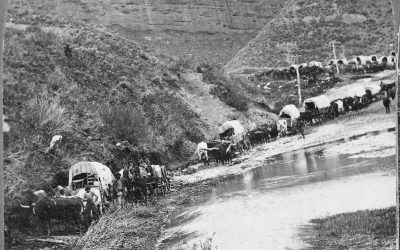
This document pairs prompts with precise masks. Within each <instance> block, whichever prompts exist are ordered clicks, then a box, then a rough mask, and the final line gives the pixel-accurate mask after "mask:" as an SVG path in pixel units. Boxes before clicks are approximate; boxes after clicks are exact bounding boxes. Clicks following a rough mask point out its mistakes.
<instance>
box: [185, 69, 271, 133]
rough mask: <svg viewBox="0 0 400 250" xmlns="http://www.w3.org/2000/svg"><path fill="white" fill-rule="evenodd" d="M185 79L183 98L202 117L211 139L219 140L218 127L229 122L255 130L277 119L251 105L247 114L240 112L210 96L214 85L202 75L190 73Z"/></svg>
mask: <svg viewBox="0 0 400 250" xmlns="http://www.w3.org/2000/svg"><path fill="white" fill-rule="evenodd" d="M184 78H185V79H186V81H187V85H186V86H185V88H184V90H182V92H181V93H182V95H181V96H182V98H183V100H185V102H186V103H187V104H188V105H189V106H190V107H192V109H193V110H195V111H196V112H197V113H198V114H199V115H200V117H201V120H203V121H205V122H206V124H207V125H208V127H209V131H208V135H210V137H215V138H218V133H217V127H218V126H219V125H221V124H222V123H224V122H226V121H229V120H233V119H238V120H239V121H240V122H241V123H242V125H243V127H245V128H246V129H254V128H255V126H256V124H264V123H266V122H267V121H268V120H269V119H271V117H276V115H275V114H271V113H267V112H266V111H265V110H262V109H260V108H257V107H255V106H252V105H249V106H250V107H249V110H248V111H247V112H240V111H237V110H236V109H235V108H232V107H230V106H228V105H227V104H226V103H224V102H222V101H221V100H220V99H218V98H217V97H215V96H214V95H212V94H210V89H211V87H212V86H213V85H211V84H206V83H205V82H203V80H202V79H201V78H202V75H201V74H198V73H189V74H186V75H184ZM207 139H213V138H207Z"/></svg>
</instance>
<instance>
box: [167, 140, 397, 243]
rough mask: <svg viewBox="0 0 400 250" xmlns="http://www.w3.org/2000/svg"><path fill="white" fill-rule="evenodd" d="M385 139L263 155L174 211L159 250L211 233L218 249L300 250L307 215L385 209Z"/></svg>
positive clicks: (390, 186) (389, 193) (388, 182)
mask: <svg viewBox="0 0 400 250" xmlns="http://www.w3.org/2000/svg"><path fill="white" fill-rule="evenodd" d="M392 137H393V132H385V133H374V134H369V135H366V136H362V137H357V138H353V139H349V140H345V141H339V142H335V143H330V144H325V145H321V146H318V147H310V148H307V149H302V150H298V151H294V152H289V153H285V154H280V155H276V156H274V157H270V158H268V159H266V160H265V165H264V166H263V167H261V168H257V169H254V170H252V171H250V172H248V173H247V174H246V175H245V176H244V177H243V178H240V179H236V180H233V181H229V182H225V183H222V184H220V185H218V186H217V187H216V188H214V190H213V193H212V195H211V196H210V199H209V201H208V202H206V203H204V204H201V205H199V206H196V207H188V208H186V209H184V210H183V211H179V212H178V213H176V214H174V215H173V216H172V217H171V223H170V224H169V225H168V229H167V231H166V234H165V237H163V239H162V241H161V243H162V244H161V247H160V248H168V249H174V248H176V247H177V246H183V248H184V249H186V248H190V246H192V244H193V243H194V242H198V241H199V240H203V239H204V238H205V237H209V236H212V235H213V234H214V233H215V235H214V238H213V245H215V246H217V247H218V249H301V248H303V247H305V246H306V245H305V243H304V242H302V241H301V239H300V237H299V236H298V234H299V228H300V227H301V226H302V225H305V224H306V223H308V221H309V220H310V219H312V218H317V217H323V216H328V215H333V214H337V213H342V212H351V211H356V210H360V209H373V208H384V207H388V206H393V205H395V204H396V192H395V190H396V189H395V187H396V179H395V176H394V175H389V174H388V173H387V172H386V170H385V169H387V168H394V167H393V164H395V155H394V154H395V153H394V154H384V155H383V156H382V157H378V156H379V153H378V154H377V153H376V152H380V151H382V152H386V151H388V150H391V149H392V148H395V141H393V144H392V145H391V144H390V143H389V144H388V143H382V139H383V138H386V139H388V140H391V138H392ZM393 138H394V140H395V136H394V137H393ZM355 148H358V150H355ZM349 149H351V150H349ZM343 152H351V153H350V154H348V153H347V154H344V153H343ZM362 154H364V155H373V157H362ZM355 155H361V157H354V156H355ZM185 243H186V245H185Z"/></svg>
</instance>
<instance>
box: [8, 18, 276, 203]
mask: <svg viewBox="0 0 400 250" xmlns="http://www.w3.org/2000/svg"><path fill="white" fill-rule="evenodd" d="M60 26H61V25H60ZM60 26H58V27H57V26H50V27H42V28H40V27H38V26H27V25H23V24H14V23H7V29H6V43H5V68H4V73H5V77H4V78H5V80H4V105H5V110H4V112H5V114H6V115H8V118H9V121H10V122H9V124H10V126H11V131H10V132H9V133H7V134H6V135H5V145H4V146H5V165H6V167H5V172H6V175H5V180H6V188H7V189H6V195H7V196H11V195H14V194H16V193H19V191H20V190H23V189H25V188H35V189H39V188H41V189H45V190H48V191H51V186H53V187H54V185H56V184H64V185H65V184H66V183H65V171H67V170H68V168H69V167H70V166H71V165H72V164H74V163H76V162H78V161H82V160H90V161H99V162H102V163H105V164H107V165H108V166H110V167H111V168H112V170H113V171H116V170H118V169H120V168H121V167H123V166H124V165H126V163H127V162H137V160H138V159H139V158H140V157H144V156H147V157H149V158H150V160H151V162H152V163H154V164H167V165H169V167H172V166H175V167H176V166H179V164H180V163H182V162H184V161H186V160H189V159H190V158H191V157H192V156H193V153H194V150H195V147H196V144H197V143H198V142H200V141H202V140H205V139H207V138H213V137H214V136H216V134H215V127H216V126H218V123H222V122H224V121H226V120H230V119H233V118H240V119H241V121H242V122H244V123H245V124H244V125H245V126H247V123H248V122H250V123H249V124H252V122H253V121H254V122H266V121H267V120H268V119H269V118H270V116H269V115H268V112H266V111H265V110H262V109H260V108H257V107H256V106H255V104H253V103H252V102H251V101H250V100H251V99H253V98H250V97H251V96H253V95H254V94H251V93H246V90H245V89H239V90H240V92H241V93H242V94H241V95H240V98H244V99H243V100H246V109H242V110H238V109H236V108H235V107H234V104H232V103H231V104H229V103H225V102H224V101H223V99H221V98H218V97H217V96H215V95H213V94H212V93H211V92H212V91H211V88H212V86H213V85H212V84H206V83H204V82H203V81H202V79H201V77H199V76H197V77H192V76H195V75H196V74H194V73H193V72H191V71H190V70H189V69H187V65H186V66H185V64H182V61H174V60H172V59H170V58H168V57H163V58H157V57H155V56H154V55H152V54H151V53H148V52H146V51H144V50H143V49H142V48H141V46H140V45H138V44H137V43H135V42H132V41H129V40H126V39H124V38H121V37H118V36H116V35H114V34H111V33H108V32H105V31H101V30H98V29H95V28H91V27H87V26H67V27H60ZM66 44H72V45H71V47H72V53H71V55H68V54H65V50H64V46H65V45H66ZM220 88H222V87H220ZM231 94H232V93H231ZM229 96H230V95H228V97H229ZM235 96H238V93H235ZM259 98H261V100H262V98H263V97H262V95H260V96H259ZM243 100H242V101H243ZM229 105H231V106H229ZM232 105H233V106H232ZM54 135H62V136H63V139H62V141H61V143H59V145H58V146H56V147H54V148H52V149H49V146H50V141H51V139H52V136H54ZM123 141H127V142H129V143H130V144H131V145H132V148H131V149H132V150H131V151H129V150H126V149H124V148H119V147H117V146H116V144H117V143H118V142H123ZM63 173H64V174H63Z"/></svg>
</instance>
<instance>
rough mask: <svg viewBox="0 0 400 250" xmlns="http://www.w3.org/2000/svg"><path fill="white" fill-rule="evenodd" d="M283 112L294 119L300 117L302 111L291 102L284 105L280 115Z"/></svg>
mask: <svg viewBox="0 0 400 250" xmlns="http://www.w3.org/2000/svg"><path fill="white" fill-rule="evenodd" d="M282 114H286V115H288V116H290V118H291V119H292V120H293V119H296V118H299V117H300V111H299V110H298V109H297V108H296V106H294V105H293V104H289V105H286V106H285V107H283V109H282V110H281V112H279V117H280V116H281V115H282Z"/></svg>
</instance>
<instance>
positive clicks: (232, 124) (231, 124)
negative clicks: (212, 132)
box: [218, 120, 244, 135]
mask: <svg viewBox="0 0 400 250" xmlns="http://www.w3.org/2000/svg"><path fill="white" fill-rule="evenodd" d="M230 128H233V131H234V133H235V135H238V134H241V133H244V128H243V126H242V124H241V123H240V122H239V121H238V120H233V121H227V122H225V123H224V124H222V125H221V126H219V127H218V133H219V134H222V133H224V132H225V131H226V130H228V129H230Z"/></svg>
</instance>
